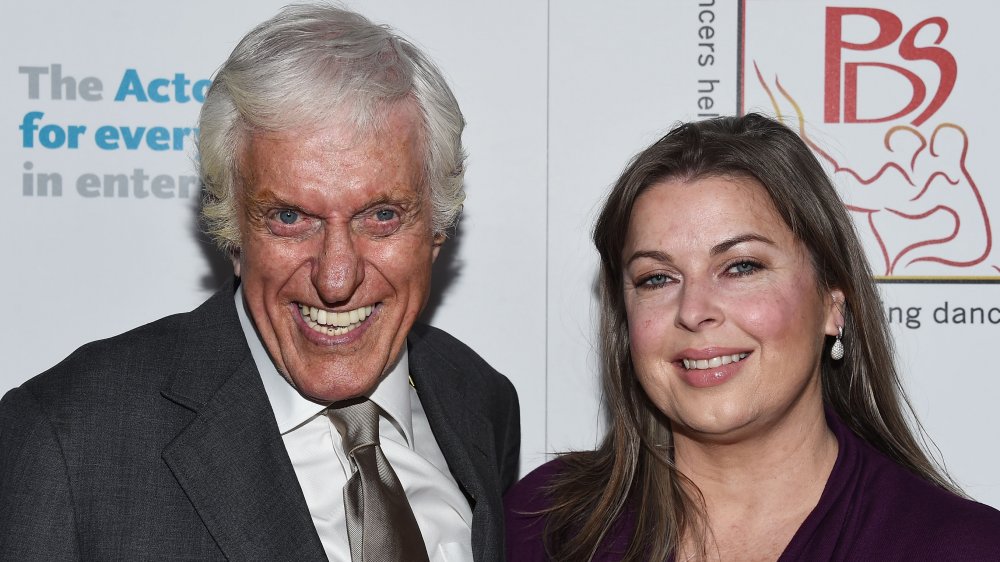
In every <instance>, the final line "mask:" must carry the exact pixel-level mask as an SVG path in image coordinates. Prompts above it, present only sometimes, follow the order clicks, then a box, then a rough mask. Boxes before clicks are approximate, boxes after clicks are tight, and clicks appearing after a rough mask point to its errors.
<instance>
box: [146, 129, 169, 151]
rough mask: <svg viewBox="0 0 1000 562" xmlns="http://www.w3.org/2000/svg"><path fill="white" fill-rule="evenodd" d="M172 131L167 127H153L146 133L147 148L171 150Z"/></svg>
mask: <svg viewBox="0 0 1000 562" xmlns="http://www.w3.org/2000/svg"><path fill="white" fill-rule="evenodd" d="M169 140H170V131H168V130H167V128H166V127H151V128H150V129H149V131H148V132H147V133H146V146H148V147H149V148H152V149H153V150H167V149H168V148H170V143H169V142H168V141H169Z"/></svg>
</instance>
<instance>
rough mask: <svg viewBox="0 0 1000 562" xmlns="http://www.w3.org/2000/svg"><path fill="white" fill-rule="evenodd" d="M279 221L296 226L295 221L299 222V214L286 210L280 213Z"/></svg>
mask: <svg viewBox="0 0 1000 562" xmlns="http://www.w3.org/2000/svg"><path fill="white" fill-rule="evenodd" d="M278 220H280V221H281V222H283V223H285V224H294V223H295V221H297V220H299V214H298V213H296V212H295V211H291V210H289V209H285V210H283V211H279V212H278Z"/></svg>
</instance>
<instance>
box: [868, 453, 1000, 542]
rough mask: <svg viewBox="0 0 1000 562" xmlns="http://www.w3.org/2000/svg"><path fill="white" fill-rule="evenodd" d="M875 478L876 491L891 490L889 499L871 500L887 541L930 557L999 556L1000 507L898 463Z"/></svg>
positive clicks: (888, 495) (873, 490) (874, 516)
mask: <svg viewBox="0 0 1000 562" xmlns="http://www.w3.org/2000/svg"><path fill="white" fill-rule="evenodd" d="M893 473H895V474H893ZM890 479H891V483H890ZM872 484H873V486H872V487H873V488H874V489H872V490H871V492H872V493H873V495H877V494H878V490H880V489H881V490H885V491H886V492H888V493H887V497H886V498H885V499H886V501H885V502H884V503H882V502H874V504H875V505H872V506H870V508H871V509H872V511H873V518H876V519H878V520H880V521H881V525H879V526H881V527H882V529H883V539H884V540H886V543H885V546H886V547H890V546H891V547H892V548H893V549H894V550H896V551H897V552H899V551H904V550H909V551H911V552H912V553H913V554H914V555H917V554H919V555H920V556H921V557H922V558H923V559H925V560H1000V511H997V510H996V509H994V508H993V507H990V506H988V505H985V504H981V503H978V502H976V501H973V500H971V499H968V498H964V497H961V496H958V495H956V494H954V493H952V492H951V491H949V490H945V489H944V488H941V487H939V486H937V485H934V484H932V483H930V482H927V481H926V480H923V479H922V478H920V477H917V476H916V475H914V474H912V473H910V472H909V471H907V470H906V469H904V468H902V467H899V466H896V467H894V469H893V470H886V471H885V472H884V473H883V474H880V475H878V476H876V477H875V482H872ZM879 484H881V485H879ZM890 541H891V543H890Z"/></svg>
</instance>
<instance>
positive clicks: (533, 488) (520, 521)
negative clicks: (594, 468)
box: [504, 459, 565, 561]
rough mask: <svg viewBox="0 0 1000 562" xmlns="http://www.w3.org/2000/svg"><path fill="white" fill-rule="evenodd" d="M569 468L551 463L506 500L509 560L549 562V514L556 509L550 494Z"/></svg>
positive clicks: (530, 475)
mask: <svg viewBox="0 0 1000 562" xmlns="http://www.w3.org/2000/svg"><path fill="white" fill-rule="evenodd" d="M564 468H565V466H564V464H563V461H562V460H560V459H556V460H553V461H549V462H547V463H545V464H543V465H541V466H539V467H538V468H536V469H534V470H532V471H531V472H530V473H528V474H527V475H526V476H525V477H524V478H522V479H521V480H520V481H519V482H517V483H516V484H514V485H513V486H511V488H510V490H508V491H507V494H506V495H505V496H504V512H505V516H504V524H505V533H506V536H507V559H508V560H524V561H542V560H547V556H546V554H545V545H544V542H543V540H542V535H543V534H544V532H545V522H546V512H547V510H548V509H549V508H550V507H551V506H552V502H551V500H550V498H549V495H548V491H549V489H550V488H551V485H552V482H553V480H554V479H555V478H556V476H558V475H559V474H560V473H561V472H562V471H563V469H564Z"/></svg>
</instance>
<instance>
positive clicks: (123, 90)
mask: <svg viewBox="0 0 1000 562" xmlns="http://www.w3.org/2000/svg"><path fill="white" fill-rule="evenodd" d="M129 96H135V101H141V102H145V101H148V99H147V98H146V92H145V91H144V90H143V89H142V80H140V79H139V73H138V72H137V71H136V69H134V68H129V69H127V70H126V71H125V75H124V76H122V81H121V84H119V85H118V92H117V93H116V94H115V101H125V98H127V97H129Z"/></svg>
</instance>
